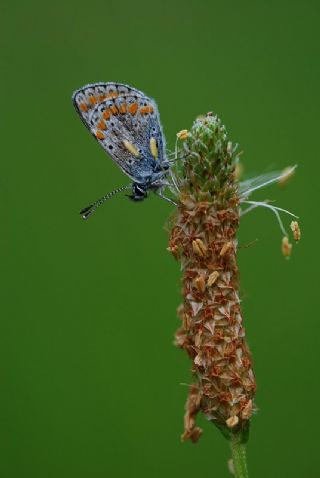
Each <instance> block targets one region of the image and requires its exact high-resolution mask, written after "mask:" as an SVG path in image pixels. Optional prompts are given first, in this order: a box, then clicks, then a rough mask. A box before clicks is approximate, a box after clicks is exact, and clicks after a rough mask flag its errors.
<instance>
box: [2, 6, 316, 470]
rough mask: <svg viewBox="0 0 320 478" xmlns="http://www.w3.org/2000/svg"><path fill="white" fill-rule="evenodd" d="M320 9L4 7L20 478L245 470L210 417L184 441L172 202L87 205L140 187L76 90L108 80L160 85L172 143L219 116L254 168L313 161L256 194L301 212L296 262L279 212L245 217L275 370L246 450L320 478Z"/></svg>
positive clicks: (6, 380) (10, 431) (244, 274)
mask: <svg viewBox="0 0 320 478" xmlns="http://www.w3.org/2000/svg"><path fill="white" fill-rule="evenodd" d="M319 13H320V8H319V2H316V1H308V0H307V1H305V2H301V1H281V0H280V1H269V2H263V1H241V2H239V1H225V2H218V1H216V0H213V1H209V0H207V1H202V0H198V1H187V0H185V1H180V0H179V1H167V0H164V1H162V2H151V1H146V0H136V1H135V2H133V1H127V0H125V1H119V0H118V1H110V0H109V1H108V0H106V1H103V2H102V1H97V0H91V1H90V2H85V1H83V0H79V1H77V2H76V1H69V2H67V1H66V2H62V1H57V2H43V1H42V2H40V1H36V0H30V1H28V2H23V1H21V0H20V1H15V2H14V1H12V2H9V1H7V2H2V5H1V32H0V35H1V49H2V55H1V56H2V61H1V63H2V68H1V80H0V81H1V93H2V98H1V132H2V135H1V158H2V161H1V175H0V190H1V196H2V198H1V239H0V241H1V248H0V250H1V269H2V273H1V277H2V278H1V287H0V290H1V312H2V313H1V315H2V319H1V330H0V336H1V347H0V354H1V356H0V368H1V375H0V384H1V385H0V389H1V398H0V419H1V421H0V454H1V456H0V475H1V476H2V477H3V478H15V477H19V478H29V477H31V478H38V477H39V478H40V477H41V478H43V477H49V478H51V477H52V478H58V477H59V478H64V477H66V478H67V477H68V478H70V477H77V478H82V477H105V476H113V477H125V476H131V477H139V478H143V477H150V476H151V477H163V476H168V477H174V476H183V477H184V478H189V477H193V476H195V475H196V474H197V475H201V476H203V477H219V478H223V477H228V476H229V474H228V471H227V467H226V461H227V459H228V458H229V449H228V443H227V442H226V441H225V440H224V439H223V437H222V436H221V435H220V434H219V432H218V431H217V430H216V429H215V428H214V427H213V426H212V425H211V424H210V423H207V422H205V420H204V419H200V420H199V422H200V424H201V426H203V428H204V434H203V437H202V438H201V440H200V442H199V443H198V444H197V445H193V444H191V443H184V444H183V443H181V442H180V438H179V437H180V434H181V432H182V428H183V422H182V417H183V412H184V403H185V399H186V396H187V388H186V386H185V385H184V384H186V383H190V380H191V379H190V374H189V369H190V363H189V361H188V359H187V357H186V355H185V354H184V353H183V352H181V351H179V350H177V349H176V348H174V347H173V345H172V338H173V334H174V331H175V329H176V328H177V327H178V325H179V322H178V319H177V318H176V312H175V311H176V307H177V305H178V304H179V300H180V299H179V288H180V286H179V280H180V272H179V264H178V263H176V262H174V260H173V258H172V257H171V256H170V255H169V254H168V252H167V251H166V247H167V233H166V231H165V229H164V224H165V223H166V220H167V217H168V215H169V214H170V212H171V211H172V207H171V206H170V205H169V204H167V203H165V202H164V201H161V200H160V199H158V198H156V197H155V196H153V197H151V198H150V199H149V200H148V201H145V202H144V203H142V204H133V203H131V202H130V201H128V200H127V199H126V198H123V197H121V196H119V197H117V198H115V199H114V200H113V201H112V202H110V203H108V204H106V205H105V206H104V207H103V208H101V210H99V211H98V213H97V214H96V215H95V216H94V217H92V218H91V219H90V220H89V221H88V222H83V221H81V219H80V217H79V214H78V211H79V209H80V208H81V207H84V206H86V205H87V204H88V203H90V202H91V201H92V200H94V199H96V198H98V197H100V195H102V194H104V193H105V192H108V191H110V190H112V189H113V188H114V187H117V186H119V185H122V184H124V183H126V181H127V179H126V178H125V177H124V176H123V174H122V173H121V171H120V170H118V168H117V167H116V166H115V165H114V164H113V163H112V161H111V160H110V159H109V158H108V157H107V156H106V155H105V154H104V152H103V151H102V149H101V148H100V147H99V145H98V144H97V143H95V141H94V140H93V138H92V137H91V136H90V134H89V133H88V131H86V129H85V128H84V126H83V125H82V124H81V121H80V120H79V118H78V116H77V115H76V113H75V111H74V109H73V106H72V103H71V94H72V92H73V90H75V89H77V88H79V87H80V86H82V85H84V84H86V83H89V82H96V81H118V82H124V83H128V84H130V85H132V86H135V87H137V88H139V89H141V90H143V91H145V92H146V93H147V94H148V95H150V96H152V97H154V98H156V100H157V102H158V105H159V109H160V112H161V119H162V123H163V125H164V131H165V134H166V137H167V141H168V146H169V148H171V149H173V147H174V140H175V133H176V132H177V131H179V130H180V129H183V128H190V125H191V124H192V121H193V120H194V118H195V117H196V116H197V115H198V114H201V113H205V112H207V111H214V112H216V113H218V114H219V115H220V116H221V117H222V119H223V121H224V122H225V124H226V125H227V128H228V130H229V134H230V138H231V139H232V140H233V141H235V142H239V143H240V145H241V149H243V150H244V154H243V156H242V160H243V163H244V167H245V173H246V174H248V175H250V174H251V173H252V174H257V173H260V172H265V171H270V170H272V169H282V168H284V167H286V166H287V165H292V164H299V168H298V171H297V174H296V176H295V178H294V179H293V180H292V181H291V183H290V185H288V187H287V188H286V189H285V190H280V188H279V187H277V186H272V187H270V188H269V189H267V190H265V191H263V192H261V193H260V194H257V195H256V196H255V197H256V198H269V199H271V198H273V199H275V200H276V201H277V202H276V204H277V205H279V206H282V207H285V208H288V209H290V210H291V211H294V212H295V213H296V214H298V215H299V216H300V217H301V225H302V230H303V239H302V241H301V244H299V245H298V246H295V247H294V250H293V254H292V258H291V259H290V260H289V261H286V260H285V259H284V258H283V257H282V255H281V252H280V244H281V238H282V234H281V232H280V230H279V228H278V225H277V223H276V221H275V219H274V217H273V215H272V213H271V212H268V211H267V210H259V211H255V212H253V213H252V214H251V215H249V216H245V217H244V218H243V220H242V222H241V228H240V236H239V242H240V245H242V246H243V245H246V244H248V243H250V242H251V241H254V240H255V239H258V242H256V243H255V244H254V245H253V246H252V247H248V248H244V247H242V248H241V249H240V251H239V261H240V267H241V286H242V287H241V288H242V298H243V310H244V319H245V325H246V330H247V334H248V340H249V344H250V346H251V349H252V352H253V354H254V360H255V372H256V376H257V382H258V394H257V405H258V408H259V412H258V414H257V415H256V416H255V417H254V419H253V421H252V428H251V437H250V441H249V447H248V458H249V468H250V472H251V476H252V477H259V478H263V477H269V476H274V477H283V476H290V477H301V476H304V477H308V478H312V477H319V476H320V471H319V452H318V443H317V440H318V438H319V399H318V395H319V391H320V387H319V380H318V378H319V372H318V363H319V357H318V355H319V354H318V350H319V341H318V336H319V333H320V325H319V314H318V300H319V299H318V296H319V292H318V267H319V264H318V256H319V252H318V248H317V242H318V232H319V213H318V211H316V206H317V203H318V197H317V193H318V190H319V186H318V184H319V171H320V170H319V158H318V137H319V94H318V90H319V80H320V69H319V35H318V31H319ZM284 219H285V222H286V224H287V225H288V224H289V222H290V219H289V218H287V217H285V218H284ZM317 264H318V265H317Z"/></svg>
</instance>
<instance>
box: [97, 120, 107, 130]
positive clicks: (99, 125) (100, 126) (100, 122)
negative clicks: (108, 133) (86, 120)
mask: <svg viewBox="0 0 320 478" xmlns="http://www.w3.org/2000/svg"><path fill="white" fill-rule="evenodd" d="M97 126H98V128H99V129H107V125H106V123H105V122H104V121H103V120H100V121H99V123H98V124H97Z"/></svg>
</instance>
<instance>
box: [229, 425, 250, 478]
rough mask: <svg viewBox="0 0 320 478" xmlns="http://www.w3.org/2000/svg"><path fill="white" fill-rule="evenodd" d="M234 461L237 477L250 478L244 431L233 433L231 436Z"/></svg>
mask: <svg viewBox="0 0 320 478" xmlns="http://www.w3.org/2000/svg"><path fill="white" fill-rule="evenodd" d="M230 444H231V451H232V461H233V467H234V473H235V476H236V478H249V473H248V467H247V456H246V444H245V441H244V440H243V436H242V433H232V434H231V436H230Z"/></svg>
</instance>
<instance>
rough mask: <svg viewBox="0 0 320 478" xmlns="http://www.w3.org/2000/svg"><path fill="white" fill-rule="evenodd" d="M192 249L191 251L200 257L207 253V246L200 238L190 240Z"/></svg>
mask: <svg viewBox="0 0 320 478" xmlns="http://www.w3.org/2000/svg"><path fill="white" fill-rule="evenodd" d="M192 249H193V252H194V253H195V254H197V255H198V256H200V257H204V256H205V255H206V253H207V246H206V245H205V244H204V243H203V241H201V239H195V240H194V241H192Z"/></svg>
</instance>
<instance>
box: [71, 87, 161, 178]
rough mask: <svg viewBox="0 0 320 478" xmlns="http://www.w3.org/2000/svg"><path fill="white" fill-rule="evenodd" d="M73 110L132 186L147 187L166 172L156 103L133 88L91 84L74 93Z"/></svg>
mask: <svg viewBox="0 0 320 478" xmlns="http://www.w3.org/2000/svg"><path fill="white" fill-rule="evenodd" d="M73 103H74V106H75V108H76V110H77V112H78V113H79V115H80V117H81V119H82V121H83V122H84V124H85V125H86V126H87V128H88V129H89V130H90V131H91V133H92V134H93V136H94V137H95V138H96V139H97V140H98V142H99V143H100V144H101V146H102V147H103V149H104V150H105V151H106V152H107V153H108V154H109V155H110V156H111V158H112V159H113V160H114V161H115V162H116V163H117V164H118V165H119V166H120V168H121V169H122V170H123V171H124V172H125V173H126V174H127V175H128V176H129V177H130V178H131V179H132V180H133V181H134V182H136V183H139V184H143V185H148V184H151V183H152V182H154V181H156V180H157V179H158V178H160V177H161V176H162V174H163V170H164V169H167V167H168V161H167V159H166V156H165V144H164V136H163V133H162V129H161V124H160V118H159V113H158V109H157V105H156V103H155V102H154V101H153V100H152V99H150V98H148V97H146V96H145V95H144V93H142V92H141V91H139V90H136V89H135V88H132V87H130V86H127V85H123V84H119V83H94V84H90V85H87V86H84V87H83V88H81V89H79V90H78V91H76V92H75V93H74V95H73Z"/></svg>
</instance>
